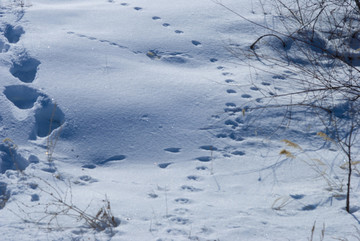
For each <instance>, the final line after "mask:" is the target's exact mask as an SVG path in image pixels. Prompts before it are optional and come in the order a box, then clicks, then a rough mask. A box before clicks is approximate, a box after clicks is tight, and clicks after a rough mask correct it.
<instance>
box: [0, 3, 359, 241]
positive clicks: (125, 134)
mask: <svg viewBox="0 0 360 241" xmlns="http://www.w3.org/2000/svg"><path fill="white" fill-rule="evenodd" d="M223 3H224V4H225V5H227V6H229V7H230V8H232V9H234V10H235V11H237V12H239V13H241V14H242V15H244V16H246V17H248V18H249V19H251V20H252V21H259V22H261V21H268V19H266V18H265V19H264V16H263V14H262V13H261V9H260V8H259V7H258V6H257V4H256V3H255V1H254V2H253V1H245V0H243V1H238V0H237V1H235V0H226V1H223ZM0 6H1V13H0V20H1V26H0V30H1V31H0V50H1V53H0V56H1V67H0V79H1V87H0V92H1V93H2V94H0V98H1V101H0V130H1V132H0V135H1V138H2V139H6V138H9V139H6V140H5V142H3V143H2V144H1V145H0V155H1V160H2V161H1V167H0V172H1V173H2V174H1V175H0V191H1V194H2V195H1V198H0V204H1V205H0V207H2V209H1V210H0V232H1V234H2V237H1V240H134V241H136V240H139V241H140V240H157V241H160V240H162V241H165V240H257V241H258V240H307V239H308V238H309V237H310V235H311V229H312V227H313V224H314V222H315V221H316V230H315V237H318V236H320V234H321V229H322V225H323V224H325V240H330V239H332V238H347V239H348V240H356V239H355V237H354V236H353V235H357V236H358V237H359V235H360V234H359V233H357V232H356V228H355V227H357V226H358V224H359V221H358V219H359V214H358V209H359V205H360V204H359V203H358V199H359V192H358V191H359V190H358V187H357V186H356V184H354V189H353V192H352V207H353V213H352V214H348V213H346V211H345V210H344V206H345V200H344V192H341V190H338V189H340V188H339V187H340V186H341V185H345V181H344V180H345V178H346V172H345V171H344V170H342V169H341V168H340V166H341V164H343V163H342V159H343V157H342V155H341V153H340V152H338V151H336V150H335V149H334V148H335V146H334V145H333V144H331V143H326V144H324V141H323V140H322V139H321V138H318V137H316V133H317V132H318V131H321V130H320V129H319V128H320V126H321V125H320V124H319V123H314V121H315V120H314V118H313V117H311V116H310V115H309V116H307V115H305V114H304V113H303V112H301V110H299V111H298V112H294V119H296V118H297V119H298V120H300V121H299V122H297V123H301V124H297V125H295V127H294V128H292V129H285V128H284V129H281V128H280V130H279V131H276V132H275V130H277V129H279V128H278V125H277V124H276V123H280V122H281V120H282V118H283V112H282V111H274V110H262V113H261V115H260V114H259V111H254V112H251V113H245V115H243V111H242V110H243V108H245V109H246V106H249V105H251V103H253V102H254V100H255V101H256V100H258V102H260V99H258V98H261V97H262V96H263V95H262V91H272V90H274V89H275V90H277V91H281V88H286V87H287V85H286V83H285V81H281V80H279V76H276V75H275V76H272V75H269V74H267V73H257V74H256V75H253V72H251V70H249V67H248V66H246V65H243V64H241V63H242V62H241V61H240V60H239V59H238V58H236V56H233V55H232V53H230V52H229V50H228V46H229V45H230V46H236V45H234V44H235V43H236V44H238V46H244V45H250V44H251V43H252V42H253V41H254V40H255V39H256V38H257V36H258V35H261V33H262V32H263V30H262V29H260V28H259V27H258V26H253V25H251V24H249V23H248V22H246V21H244V20H243V19H241V18H239V16H236V15H235V14H233V13H231V12H229V11H228V10H226V9H224V8H223V7H221V6H220V5H218V4H216V2H214V1H209V0H197V1H189V0H184V1H177V2H174V1H165V0H155V1H145V0H133V1H129V2H124V1H119V0H111V1H110V0H87V1H81V0H72V1H69V0H67V1H66V0H65V1H64V0H61V1H60V0H52V1H45V0H31V1H25V6H23V7H22V6H20V5H19V4H18V3H15V2H14V1H10V0H9V1H6V0H5V1H2V2H0ZM254 64H255V63H254ZM281 76H282V75H281ZM281 76H280V77H281ZM279 83H284V85H281V86H279V85H278V84H279ZM260 117H261V118H260ZM249 123H250V125H249ZM49 130H51V134H49ZM283 139H289V140H291V141H294V142H295V143H296V144H298V145H299V146H301V148H302V149H296V148H293V147H289V146H287V145H286V143H284V142H281V140H283ZM15 145H16V148H15ZM9 147H10V148H9ZM52 148H54V150H53V149H52ZM283 149H286V150H288V151H291V152H292V153H293V155H294V156H295V158H288V157H286V156H284V155H279V153H280V151H281V150H283ZM46 152H48V153H50V154H52V158H51V161H50V162H48V156H47V155H46ZM315 159H319V160H321V163H323V164H324V165H320V164H319V165H320V171H314V170H313V168H312V167H313V165H312V164H313V162H315V161H314V160H315ZM17 169H19V170H17ZM20 170H21V171H20ZM321 171H324V173H321ZM320 174H322V175H320ZM324 177H329V180H330V181H331V182H330V183H329V182H327V181H326V179H325V178H324ZM357 177H358V176H356V178H355V179H354V180H355V182H357V183H358V180H357V179H358V178H357ZM336 185H338V186H336ZM330 187H332V188H333V189H332V190H330ZM344 189H345V187H344ZM53 192H56V193H60V196H62V198H64V200H65V201H67V202H69V203H71V204H73V205H76V207H79V208H81V209H82V210H86V213H90V214H92V215H96V213H97V211H98V210H99V208H100V207H101V205H102V204H103V200H104V198H105V197H107V198H108V200H109V201H110V203H111V210H112V213H113V215H114V217H115V218H116V221H117V222H118V224H119V225H118V226H117V227H112V228H108V229H106V230H104V231H99V230H94V229H92V228H89V227H88V226H87V225H86V224H85V223H84V220H79V219H77V218H75V219H74V218H71V215H65V216H62V217H60V216H59V217H56V218H54V219H53V220H52V219H51V217H52V216H51V215H49V216H46V210H47V209H46V208H47V207H49V206H51V205H53V204H54V203H55V204H57V205H59V203H56V200H54V197H53V196H52V195H51V194H50V193H53ZM60 206H61V204H60ZM47 214H49V213H47ZM45 216H46V217H45ZM42 218H44V219H42ZM78 218H79V217H78ZM40 219H41V221H40ZM37 221H39V222H37Z"/></svg>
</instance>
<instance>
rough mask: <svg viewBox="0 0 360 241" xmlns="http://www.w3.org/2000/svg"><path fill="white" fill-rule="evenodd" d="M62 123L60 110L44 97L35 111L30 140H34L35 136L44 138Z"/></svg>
mask: <svg viewBox="0 0 360 241" xmlns="http://www.w3.org/2000/svg"><path fill="white" fill-rule="evenodd" d="M64 122H65V115H64V113H63V112H62V110H61V109H60V108H59V107H58V106H57V105H56V104H55V103H53V102H52V100H51V99H49V98H47V97H45V98H43V99H42V100H41V101H40V107H39V108H37V109H36V111H35V127H34V130H33V133H32V134H31V135H30V139H32V140H35V139H36V136H38V137H46V136H48V135H50V134H51V133H52V132H53V131H54V130H55V129H57V128H59V127H60V126H61V125H62V124H63V123H64Z"/></svg>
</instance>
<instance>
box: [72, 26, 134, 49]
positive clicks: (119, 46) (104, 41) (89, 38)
mask: <svg viewBox="0 0 360 241" xmlns="http://www.w3.org/2000/svg"><path fill="white" fill-rule="evenodd" d="M66 33H67V34H69V35H74V36H76V37H79V38H85V39H87V40H90V41H96V42H99V43H105V44H108V45H110V46H113V47H117V48H120V49H126V50H128V51H130V52H132V53H134V54H138V52H136V51H133V50H131V49H130V48H129V47H127V46H124V45H121V44H118V43H116V42H112V41H109V40H106V39H100V38H96V37H93V36H88V35H85V34H79V33H75V32H73V31H67V32H66Z"/></svg>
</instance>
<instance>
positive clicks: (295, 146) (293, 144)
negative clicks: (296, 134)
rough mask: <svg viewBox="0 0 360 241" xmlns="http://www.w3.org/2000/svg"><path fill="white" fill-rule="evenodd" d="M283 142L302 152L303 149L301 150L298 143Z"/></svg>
mask: <svg viewBox="0 0 360 241" xmlns="http://www.w3.org/2000/svg"><path fill="white" fill-rule="evenodd" d="M282 142H284V143H285V144H286V145H288V146H290V147H293V148H295V149H299V150H302V148H301V147H300V146H299V145H298V144H296V143H294V142H292V141H289V140H286V139H284V140H282Z"/></svg>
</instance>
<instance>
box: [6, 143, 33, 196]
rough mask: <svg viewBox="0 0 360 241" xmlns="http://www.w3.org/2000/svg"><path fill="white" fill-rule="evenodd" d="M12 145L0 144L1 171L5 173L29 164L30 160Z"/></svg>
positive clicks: (23, 168) (21, 168)
mask: <svg viewBox="0 0 360 241" xmlns="http://www.w3.org/2000/svg"><path fill="white" fill-rule="evenodd" d="M10 144H11V143H10ZM11 145H12V144H11ZM11 145H5V144H1V145H0V173H5V172H6V171H7V170H19V171H22V170H25V168H26V167H27V166H28V165H29V162H28V161H27V160H26V159H25V158H24V157H22V156H21V155H20V154H18V153H17V151H16V148H15V147H13V146H11ZM0 191H1V190H0Z"/></svg>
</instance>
